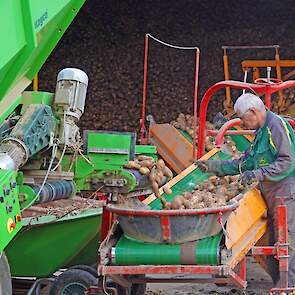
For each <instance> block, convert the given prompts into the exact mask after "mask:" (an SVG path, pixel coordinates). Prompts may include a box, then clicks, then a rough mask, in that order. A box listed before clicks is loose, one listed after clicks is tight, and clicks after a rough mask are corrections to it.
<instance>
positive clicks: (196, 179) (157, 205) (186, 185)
mask: <svg viewBox="0 0 295 295" xmlns="http://www.w3.org/2000/svg"><path fill="white" fill-rule="evenodd" d="M232 139H233V141H234V142H235V143H236V146H237V149H238V150H239V151H244V150H245V149H246V148H247V147H248V145H249V141H248V140H247V139H246V138H245V137H244V136H243V135H233V136H232ZM230 158H231V157H230V155H228V154H226V153H224V152H222V151H219V152H217V153H216V154H214V156H212V157H211V159H215V160H226V159H230ZM206 179H208V174H207V173H203V172H201V171H200V170H199V169H198V168H196V169H194V170H193V171H191V172H190V173H189V174H188V175H186V176H185V177H184V178H182V179H180V180H179V181H178V182H177V183H176V184H175V185H173V188H172V194H171V195H167V194H165V193H163V194H162V196H163V197H164V198H165V199H166V200H167V201H169V202H170V201H171V200H172V199H173V198H174V197H175V196H176V195H180V194H182V193H184V192H185V191H192V190H193V189H194V188H195V186H196V184H198V183H201V182H202V181H204V180H206ZM149 206H150V207H151V208H152V210H160V209H161V208H162V205H161V202H160V200H159V199H155V200H154V201H153V202H151V203H150V204H149Z"/></svg>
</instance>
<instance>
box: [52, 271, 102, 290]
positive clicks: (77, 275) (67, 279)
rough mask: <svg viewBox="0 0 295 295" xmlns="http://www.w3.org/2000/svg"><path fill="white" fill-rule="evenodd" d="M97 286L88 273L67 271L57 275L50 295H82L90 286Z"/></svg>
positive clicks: (95, 279)
mask: <svg viewBox="0 0 295 295" xmlns="http://www.w3.org/2000/svg"><path fill="white" fill-rule="evenodd" d="M96 284H97V278H95V277H94V276H93V275H92V274H90V273H89V272H88V271H85V270H81V269H68V270H66V271H65V272H64V273H62V274H61V275H59V276H58V277H57V278H56V279H55V280H54V282H53V283H52V285H51V288H50V291H49V294H50V295H84V294H85V291H86V290H87V289H88V288H89V287H90V286H95V285H96Z"/></svg>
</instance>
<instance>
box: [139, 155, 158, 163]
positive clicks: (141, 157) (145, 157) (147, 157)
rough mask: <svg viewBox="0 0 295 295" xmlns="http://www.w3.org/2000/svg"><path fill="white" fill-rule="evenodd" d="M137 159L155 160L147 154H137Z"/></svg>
mask: <svg viewBox="0 0 295 295" xmlns="http://www.w3.org/2000/svg"><path fill="white" fill-rule="evenodd" d="M136 159H137V160H139V161H146V160H147V161H153V162H155V160H154V158H153V157H149V156H145V155H139V156H137V157H136Z"/></svg>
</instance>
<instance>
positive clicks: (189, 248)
mask: <svg viewBox="0 0 295 295" xmlns="http://www.w3.org/2000/svg"><path fill="white" fill-rule="evenodd" d="M221 239H222V234H221V233H220V234H218V235H216V236H214V237H210V238H205V239H201V240H199V241H196V242H190V243H184V244H177V245H176V244H149V243H142V242H138V241H134V240H131V239H128V238H126V237H125V236H123V237H122V238H121V239H120V240H119V242H118V243H117V245H116V247H115V248H113V249H112V255H113V259H112V261H113V263H114V264H116V265H153V264H155V265H179V264H190V265H193V264H198V265H217V264H220V243H221Z"/></svg>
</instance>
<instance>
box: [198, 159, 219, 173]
mask: <svg viewBox="0 0 295 295" xmlns="http://www.w3.org/2000/svg"><path fill="white" fill-rule="evenodd" d="M196 165H197V166H198V168H199V169H200V170H201V171H202V172H213V173H218V172H219V166H220V161H215V160H199V161H196Z"/></svg>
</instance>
